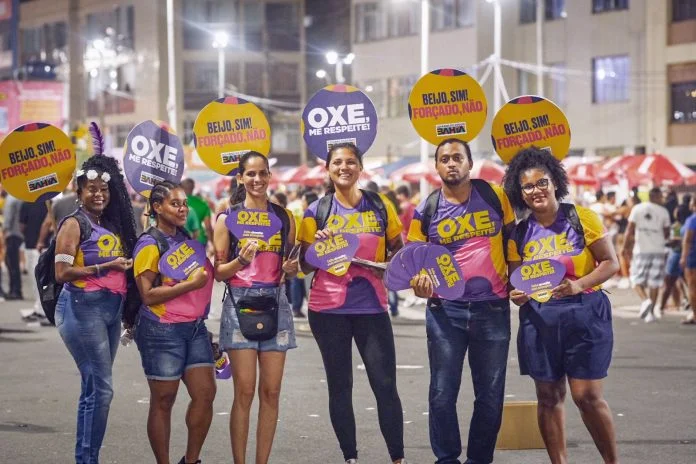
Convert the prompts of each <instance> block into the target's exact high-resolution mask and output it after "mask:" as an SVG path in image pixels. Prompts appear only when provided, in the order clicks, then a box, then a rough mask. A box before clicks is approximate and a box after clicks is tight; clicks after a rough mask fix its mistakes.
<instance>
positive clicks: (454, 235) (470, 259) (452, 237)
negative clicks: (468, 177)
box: [408, 185, 515, 301]
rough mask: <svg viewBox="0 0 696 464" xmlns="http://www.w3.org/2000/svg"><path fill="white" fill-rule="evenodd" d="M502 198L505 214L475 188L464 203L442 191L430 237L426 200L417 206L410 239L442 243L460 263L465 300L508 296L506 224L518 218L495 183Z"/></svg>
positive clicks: (431, 225)
mask: <svg viewBox="0 0 696 464" xmlns="http://www.w3.org/2000/svg"><path fill="white" fill-rule="evenodd" d="M492 188H493V191H494V192H495V194H496V195H497V196H498V198H499V199H500V204H501V206H502V209H503V217H502V218H501V217H500V215H499V213H498V212H497V211H496V210H495V209H494V208H493V207H492V206H491V205H489V204H487V203H486V201H485V200H484V199H483V198H482V197H481V195H480V194H479V192H478V191H477V190H476V188H472V190H471V196H470V198H469V200H467V201H466V202H464V203H463V204H454V203H450V202H449V201H447V200H446V199H445V197H444V195H442V194H440V198H439V201H438V207H437V211H436V212H435V214H433V217H432V218H431V221H430V226H429V227H428V234H427V237H426V236H424V235H423V232H422V231H421V221H422V220H423V211H424V210H425V201H423V202H422V203H421V204H420V205H418V207H417V208H416V212H415V214H414V216H413V221H412V222H411V228H410V229H409V233H408V240H409V241H419V242H425V241H430V242H432V243H435V244H438V245H442V246H444V247H445V248H447V250H448V251H449V252H450V253H451V254H452V256H453V257H454V260H455V261H456V263H457V265H458V266H459V268H460V270H461V271H462V274H463V276H464V280H465V282H466V289H465V290H464V294H463V295H462V297H461V298H462V299H465V300H475V301H476V300H478V301H485V300H494V299H498V298H505V297H507V262H506V261H505V253H504V248H503V234H502V230H503V227H504V225H507V224H510V223H512V222H514V220H515V216H514V213H513V211H512V206H511V205H510V201H509V200H508V198H507V196H506V195H505V193H504V192H503V190H502V189H501V188H500V187H499V186H497V185H492Z"/></svg>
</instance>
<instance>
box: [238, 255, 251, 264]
mask: <svg viewBox="0 0 696 464" xmlns="http://www.w3.org/2000/svg"><path fill="white" fill-rule="evenodd" d="M237 261H239V264H241V265H242V266H243V267H246V266H248V265H249V264H251V261H247V260H246V259H244V258H242V257H241V256H237Z"/></svg>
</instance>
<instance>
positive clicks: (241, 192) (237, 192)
mask: <svg viewBox="0 0 696 464" xmlns="http://www.w3.org/2000/svg"><path fill="white" fill-rule="evenodd" d="M252 158H262V159H263V161H264V162H265V163H266V169H270V166H269V165H268V158H266V157H265V156H263V155H262V154H261V153H259V152H258V151H253V150H252V151H248V152H246V153H244V154H243V155H242V156H241V157H240V158H239V175H240V176H241V175H243V174H244V171H246V165H247V163H248V162H249V160H250V159H252ZM245 199H246V188H244V184H243V183H242V182H237V186H236V187H235V189H234V194H233V195H232V198H231V199H230V205H232V206H234V205H236V204H237V203H241V202H243V201H244V200H245Z"/></svg>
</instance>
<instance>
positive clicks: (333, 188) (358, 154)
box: [325, 142, 363, 193]
mask: <svg viewBox="0 0 696 464" xmlns="http://www.w3.org/2000/svg"><path fill="white" fill-rule="evenodd" d="M339 148H345V149H346V150H350V151H352V152H353V154H354V155H355V157H356V158H357V159H358V163H359V164H360V169H362V167H363V154H362V153H361V152H360V149H359V148H358V147H356V146H355V144H353V143H350V142H344V143H337V144H336V145H332V146H331V149H329V152H328V153H327V154H326V165H325V166H326V170H327V171H328V170H329V165H330V164H331V158H333V155H334V153H336V150H338V149H339ZM326 192H327V193H335V192H336V186H335V185H334V183H333V181H332V180H331V176H329V183H328V186H327V188H326Z"/></svg>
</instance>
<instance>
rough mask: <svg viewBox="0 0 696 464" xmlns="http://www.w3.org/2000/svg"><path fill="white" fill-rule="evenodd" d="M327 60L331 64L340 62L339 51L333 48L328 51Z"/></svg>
mask: <svg viewBox="0 0 696 464" xmlns="http://www.w3.org/2000/svg"><path fill="white" fill-rule="evenodd" d="M326 61H327V62H328V63H329V64H336V63H338V53H336V52H335V51H333V50H331V51H330V52H327V53H326Z"/></svg>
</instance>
